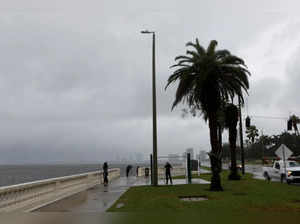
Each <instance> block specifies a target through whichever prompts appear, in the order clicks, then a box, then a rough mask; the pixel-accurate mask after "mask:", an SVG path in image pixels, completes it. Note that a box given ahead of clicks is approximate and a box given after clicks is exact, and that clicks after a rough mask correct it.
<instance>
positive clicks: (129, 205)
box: [108, 171, 300, 215]
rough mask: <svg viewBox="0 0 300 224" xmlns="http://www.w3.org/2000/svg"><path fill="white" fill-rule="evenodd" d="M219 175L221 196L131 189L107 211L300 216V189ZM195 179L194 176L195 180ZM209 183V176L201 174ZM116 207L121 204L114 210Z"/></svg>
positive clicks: (197, 190)
mask: <svg viewBox="0 0 300 224" xmlns="http://www.w3.org/2000/svg"><path fill="white" fill-rule="evenodd" d="M227 176H228V171H223V172H222V186H223V188H224V191H223V192H210V191H209V185H199V184H191V185H175V186H158V187H152V186H140V187H132V188H130V189H129V190H128V191H127V192H126V193H125V194H123V195H122V196H121V198H120V199H119V200H118V201H117V202H116V203H115V204H114V205H113V206H112V207H111V208H110V209H109V210H108V211H111V212H116V211H117V212H151V211H166V212H167V211H172V212H174V211H178V212H181V211H183V212H185V211H193V212H194V211H196V212H197V214H200V215H201V214H203V215H214V214H218V215H222V214H224V215H225V214H233V213H234V214H236V215H238V214H241V215H242V214H262V213H263V214H275V215H276V214H278V213H280V214H288V215H291V213H293V214H300V187H299V186H295V185H287V184H281V183H268V182H267V181H263V180H255V179H252V175H251V174H246V175H245V176H244V177H243V179H242V180H240V181H228V180H227ZM196 177H197V176H196ZM200 177H201V178H203V179H205V180H210V177H211V175H210V174H201V175H200ZM179 196H205V197H207V198H208V199H209V200H207V201H201V202H183V201H181V200H179V198H178V197H179ZM118 203H124V206H123V207H121V208H116V207H115V206H116V205H117V204H118Z"/></svg>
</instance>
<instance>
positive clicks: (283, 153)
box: [275, 144, 293, 160]
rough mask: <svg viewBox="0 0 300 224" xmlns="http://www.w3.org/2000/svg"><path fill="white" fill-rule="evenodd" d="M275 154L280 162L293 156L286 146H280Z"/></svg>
mask: <svg viewBox="0 0 300 224" xmlns="http://www.w3.org/2000/svg"><path fill="white" fill-rule="evenodd" d="M275 154H276V155H277V156H278V157H279V158H280V159H282V160H287V159H288V158H290V156H291V155H293V152H292V151H291V150H290V149H289V148H288V147H286V145H284V144H282V145H281V146H279V148H278V149H277V150H276V151H275Z"/></svg>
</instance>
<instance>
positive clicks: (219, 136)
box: [218, 125, 223, 170]
mask: <svg viewBox="0 0 300 224" xmlns="http://www.w3.org/2000/svg"><path fill="white" fill-rule="evenodd" d="M218 139H219V145H220V150H221V153H222V152H223V146H222V127H221V125H218ZM221 170H222V161H221Z"/></svg>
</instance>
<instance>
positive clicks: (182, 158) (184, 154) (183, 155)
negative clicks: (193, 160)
mask: <svg viewBox="0 0 300 224" xmlns="http://www.w3.org/2000/svg"><path fill="white" fill-rule="evenodd" d="M181 160H182V161H185V160H186V152H184V153H182V157H181Z"/></svg>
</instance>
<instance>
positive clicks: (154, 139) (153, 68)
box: [141, 30, 158, 186]
mask: <svg viewBox="0 0 300 224" xmlns="http://www.w3.org/2000/svg"><path fill="white" fill-rule="evenodd" d="M141 33H142V34H152V112H153V115H152V118H153V183H152V184H153V185H154V186H157V185H158V178H157V176H158V174H157V125H156V85H155V32H154V31H149V30H143V31H141ZM151 172H152V170H151Z"/></svg>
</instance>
